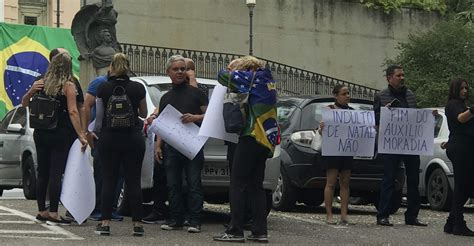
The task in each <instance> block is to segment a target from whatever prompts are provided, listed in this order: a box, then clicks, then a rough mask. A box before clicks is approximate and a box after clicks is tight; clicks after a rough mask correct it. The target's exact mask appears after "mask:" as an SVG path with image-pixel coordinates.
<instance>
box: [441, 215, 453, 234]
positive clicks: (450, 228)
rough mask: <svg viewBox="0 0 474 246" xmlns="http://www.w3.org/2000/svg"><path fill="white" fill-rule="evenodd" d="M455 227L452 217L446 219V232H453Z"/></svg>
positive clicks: (444, 229)
mask: <svg viewBox="0 0 474 246" xmlns="http://www.w3.org/2000/svg"><path fill="white" fill-rule="evenodd" d="M453 227H454V222H453V220H452V219H450V218H448V219H447V220H446V224H444V228H443V231H444V233H446V234H453Z"/></svg>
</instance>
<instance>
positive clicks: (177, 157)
mask: <svg viewBox="0 0 474 246" xmlns="http://www.w3.org/2000/svg"><path fill="white" fill-rule="evenodd" d="M186 70H187V69H186V60H185V59H184V57H182V56H180V55H175V56H172V57H170V58H169V59H168V61H167V62H166V72H167V74H168V76H169V77H170V79H171V82H172V89H171V90H170V91H168V92H167V93H165V94H164V95H163V96H162V97H161V100H160V105H159V111H158V112H160V113H161V112H163V109H164V108H165V107H166V106H167V105H172V106H173V107H174V108H176V109H177V110H178V111H179V112H181V113H182V114H183V115H182V116H181V121H182V122H183V123H184V124H189V123H194V124H197V125H200V122H202V120H203V118H204V113H205V112H206V109H207V105H208V103H209V102H208V98H207V97H206V95H205V94H204V93H203V92H202V91H201V90H199V89H198V88H196V87H193V86H191V85H189V83H188V82H187V76H186ZM152 117H153V118H156V117H157V115H154V116H152ZM155 154H156V157H157V159H162V160H163V164H164V166H165V170H166V182H167V186H168V196H169V199H168V201H169V204H170V220H169V221H168V222H167V223H166V224H164V225H162V226H161V229H163V230H178V229H182V228H183V224H184V209H183V170H184V173H185V175H184V176H185V179H186V183H187V187H188V194H187V201H188V203H187V206H188V210H189V224H190V225H189V227H188V229H187V230H188V232H190V233H199V232H201V220H200V213H201V211H202V207H203V192H202V187H201V186H202V185H201V170H202V166H203V163H204V154H203V151H202V149H201V150H200V151H199V153H198V154H197V155H196V157H195V158H194V159H193V160H189V159H188V158H187V157H186V156H184V155H183V154H181V153H180V152H178V151H177V150H176V149H174V148H173V147H172V146H171V145H169V144H167V143H165V142H164V141H162V140H161V139H160V138H157V141H156V144H155Z"/></svg>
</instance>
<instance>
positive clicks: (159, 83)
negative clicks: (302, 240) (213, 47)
mask: <svg viewBox="0 0 474 246" xmlns="http://www.w3.org/2000/svg"><path fill="white" fill-rule="evenodd" d="M132 80H134V81H137V82H141V83H142V84H144V85H145V88H146V90H147V94H148V95H149V96H150V97H151V100H152V103H153V104H154V105H155V106H158V105H159V102H160V98H161V96H162V95H163V94H164V93H166V92H167V91H169V90H170V89H171V86H172V85H171V80H170V78H169V77H165V76H148V77H134V78H132ZM197 81H198V82H199V83H200V84H203V85H205V86H206V87H207V88H208V90H209V95H211V94H212V90H213V88H214V86H215V85H216V84H217V83H218V82H217V81H216V80H210V79H201V78H198V79H197ZM204 157H205V161H204V167H203V169H202V173H201V177H202V187H203V192H204V199H205V201H207V202H210V203H223V202H228V200H229V194H228V192H229V183H230V181H229V174H230V172H229V164H228V162H227V146H226V145H224V141H222V140H217V139H212V138H209V140H208V141H207V143H206V144H205V145H204ZM279 175H280V148H279V146H278V147H277V149H276V151H275V154H274V155H273V157H272V158H269V159H267V162H266V169H265V179H264V182H263V187H264V189H265V190H266V191H267V209H268V211H270V208H271V204H272V193H273V191H275V188H276V187H277V184H278V177H279Z"/></svg>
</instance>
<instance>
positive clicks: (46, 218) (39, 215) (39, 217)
mask: <svg viewBox="0 0 474 246" xmlns="http://www.w3.org/2000/svg"><path fill="white" fill-rule="evenodd" d="M48 218H49V217H43V216H41V214H38V215H36V222H38V223H46V221H48Z"/></svg>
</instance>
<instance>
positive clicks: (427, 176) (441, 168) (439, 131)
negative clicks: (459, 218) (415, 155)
mask: <svg viewBox="0 0 474 246" xmlns="http://www.w3.org/2000/svg"><path fill="white" fill-rule="evenodd" d="M434 109H437V110H438V113H439V115H437V116H436V117H435V132H434V137H435V138H434V146H433V156H421V165H420V185H419V191H420V196H421V197H422V198H424V200H425V201H426V202H427V203H428V204H429V205H430V207H431V208H432V209H434V210H444V211H447V210H449V208H450V207H451V199H452V196H453V189H454V173H453V165H452V163H451V161H450V160H449V159H448V157H447V156H446V150H444V149H442V148H441V143H443V142H448V137H449V129H448V121H447V119H446V115H445V112H444V108H434ZM470 197H471V198H474V192H473V193H472V194H471V196H470Z"/></svg>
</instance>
